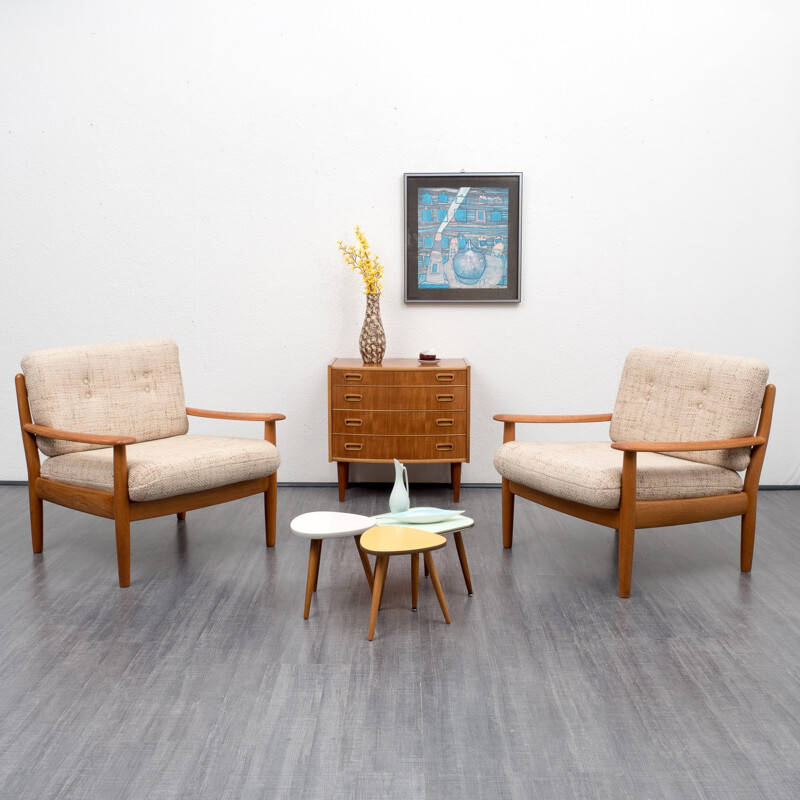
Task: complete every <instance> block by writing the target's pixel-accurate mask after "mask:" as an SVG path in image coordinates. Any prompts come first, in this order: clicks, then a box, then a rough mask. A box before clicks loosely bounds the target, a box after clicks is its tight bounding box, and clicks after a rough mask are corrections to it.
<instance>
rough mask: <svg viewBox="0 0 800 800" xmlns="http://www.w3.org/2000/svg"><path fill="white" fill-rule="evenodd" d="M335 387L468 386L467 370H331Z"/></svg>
mask: <svg viewBox="0 0 800 800" xmlns="http://www.w3.org/2000/svg"><path fill="white" fill-rule="evenodd" d="M331 384H332V385H334V386H466V385H467V371H466V370H465V369H433V368H431V367H420V368H419V369H406V370H376V369H335V368H334V369H331Z"/></svg>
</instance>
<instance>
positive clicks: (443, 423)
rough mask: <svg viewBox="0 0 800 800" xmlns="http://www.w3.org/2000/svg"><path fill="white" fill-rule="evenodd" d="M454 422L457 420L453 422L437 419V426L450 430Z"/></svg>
mask: <svg viewBox="0 0 800 800" xmlns="http://www.w3.org/2000/svg"><path fill="white" fill-rule="evenodd" d="M454 422H455V420H452V419H437V420H436V424H437V425H438V426H439V427H440V428H449V427H450V426H451V425H453V424H454Z"/></svg>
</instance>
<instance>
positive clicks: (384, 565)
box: [367, 556, 389, 641]
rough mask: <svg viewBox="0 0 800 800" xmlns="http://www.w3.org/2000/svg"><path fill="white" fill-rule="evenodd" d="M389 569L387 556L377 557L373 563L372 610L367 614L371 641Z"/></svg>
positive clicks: (368, 637)
mask: <svg viewBox="0 0 800 800" xmlns="http://www.w3.org/2000/svg"><path fill="white" fill-rule="evenodd" d="M388 568H389V556H378V558H377V560H376V562H375V585H374V587H373V589H372V608H371V610H370V613H369V635H368V636H367V639H369V640H370V641H372V639H373V637H374V636H375V623H376V622H377V621H378V609H380V607H381V597H382V595H383V587H384V584H385V582H386V570H387V569H388Z"/></svg>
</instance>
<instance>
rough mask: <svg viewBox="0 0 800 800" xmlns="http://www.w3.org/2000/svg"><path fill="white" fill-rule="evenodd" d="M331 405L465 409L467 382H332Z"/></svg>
mask: <svg viewBox="0 0 800 800" xmlns="http://www.w3.org/2000/svg"><path fill="white" fill-rule="evenodd" d="M331 408H332V409H333V410H334V411H336V410H342V409H348V410H349V409H364V410H367V411H368V410H375V411H404V410H409V411H417V410H420V411H428V410H431V411H439V410H452V411H464V410H466V408H467V387H466V386H441V387H439V386H436V387H433V386H430V387H427V386H426V387H422V386H420V387H410V386H402V387H391V386H332V387H331Z"/></svg>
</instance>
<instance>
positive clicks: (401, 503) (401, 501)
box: [389, 458, 411, 514]
mask: <svg viewBox="0 0 800 800" xmlns="http://www.w3.org/2000/svg"><path fill="white" fill-rule="evenodd" d="M393 461H394V486H393V487H392V493H391V494H390V495H389V511H391V512H392V513H393V514H402V513H403V512H404V511H408V508H409V506H410V505H411V498H410V497H409V494H408V469H407V468H406V467H405V466H404V465H403V464H401V463H400V462H399V461H398V460H397V459H396V458H395V459H393Z"/></svg>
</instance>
